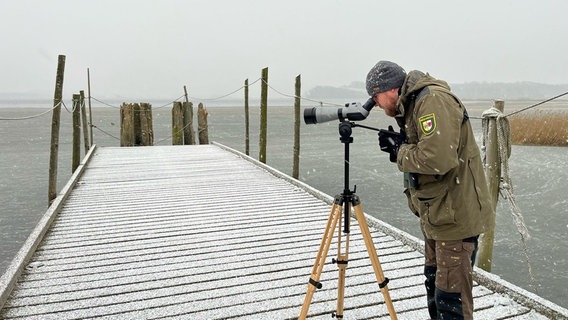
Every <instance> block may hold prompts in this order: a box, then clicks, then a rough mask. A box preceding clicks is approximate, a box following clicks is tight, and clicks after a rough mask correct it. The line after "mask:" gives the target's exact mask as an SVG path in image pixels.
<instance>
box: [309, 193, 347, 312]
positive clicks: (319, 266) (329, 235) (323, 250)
mask: <svg viewBox="0 0 568 320" xmlns="http://www.w3.org/2000/svg"><path fill="white" fill-rule="evenodd" d="M342 201H343V200H342V198H340V196H337V197H336V198H335V202H334V204H333V206H332V207H331V213H330V214H329V218H328V219H327V225H326V227H325V231H324V234H323V237H322V239H321V244H320V248H319V251H318V255H317V257H316V261H315V262H314V267H313V268H312V274H311V276H310V281H309V282H308V291H307V292H306V297H305V298H304V304H303V305H302V311H301V312H300V317H298V319H305V318H306V316H307V314H308V309H309V308H310V303H311V302H312V297H313V295H314V292H315V291H316V288H317V289H320V288H321V283H320V282H319V278H320V276H321V272H322V270H323V266H324V264H325V258H326V257H327V253H328V252H329V247H330V245H331V240H332V239H333V232H334V231H335V227H336V226H337V222H338V220H339V217H341V211H342V208H343V207H342V205H341V203H342Z"/></svg>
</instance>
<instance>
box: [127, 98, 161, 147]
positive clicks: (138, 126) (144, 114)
mask: <svg viewBox="0 0 568 320" xmlns="http://www.w3.org/2000/svg"><path fill="white" fill-rule="evenodd" d="M153 144H154V130H153V125H152V105H151V104H149V103H140V104H138V103H123V104H122V105H121V106H120V146H121V147H132V146H151V145H153Z"/></svg>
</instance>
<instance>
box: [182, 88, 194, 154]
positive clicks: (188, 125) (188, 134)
mask: <svg viewBox="0 0 568 320" xmlns="http://www.w3.org/2000/svg"><path fill="white" fill-rule="evenodd" d="M183 91H184V92H185V102H186V103H185V104H183V105H182V108H183V109H184V117H183V123H184V132H183V133H184V144H195V129H194V128H193V103H192V102H189V96H188V95H187V87H186V86H183Z"/></svg>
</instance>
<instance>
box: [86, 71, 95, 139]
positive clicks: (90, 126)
mask: <svg viewBox="0 0 568 320" xmlns="http://www.w3.org/2000/svg"><path fill="white" fill-rule="evenodd" d="M87 90H88V91H87V94H88V95H89V135H90V139H89V141H91V144H93V143H94V142H93V112H92V110H91V73H90V71H89V68H87Z"/></svg>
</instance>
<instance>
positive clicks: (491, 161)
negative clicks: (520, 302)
mask: <svg viewBox="0 0 568 320" xmlns="http://www.w3.org/2000/svg"><path fill="white" fill-rule="evenodd" d="M494 108H496V109H497V110H499V111H500V112H503V111H504V109H505V102H504V101H502V100H496V101H495V104H494ZM487 131H488V133H487V137H486V141H485V177H486V179H487V184H488V186H489V194H490V195H491V205H492V206H493V212H495V210H496V208H497V202H498V200H499V183H500V181H501V160H502V159H501V157H500V155H499V143H500V141H499V139H498V136H497V118H496V117H489V119H488V129H487ZM495 218H496V217H495V216H494V217H493V219H492V221H491V225H490V226H489V228H488V230H487V231H485V233H483V234H482V235H481V236H480V240H479V251H478V253H477V266H478V267H480V268H482V269H483V270H485V271H488V272H491V262H492V260H493V243H494V241H495Z"/></svg>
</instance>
